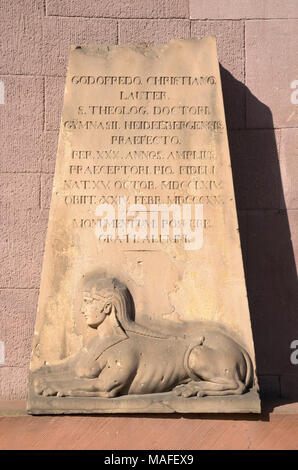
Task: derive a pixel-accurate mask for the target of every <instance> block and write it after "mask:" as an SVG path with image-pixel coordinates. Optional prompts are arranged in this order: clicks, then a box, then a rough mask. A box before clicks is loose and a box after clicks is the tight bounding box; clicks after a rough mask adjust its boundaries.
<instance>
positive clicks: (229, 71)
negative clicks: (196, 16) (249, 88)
mask: <svg viewBox="0 0 298 470" xmlns="http://www.w3.org/2000/svg"><path fill="white" fill-rule="evenodd" d="M208 35H210V36H215V37H216V43H217V48H218V59H219V61H220V63H221V65H222V67H223V68H222V69H221V79H222V88H223V96H224V103H225V113H226V119H227V125H228V128H231V129H243V128H245V127H246V126H245V89H244V86H243V83H244V81H245V79H244V27H243V23H242V21H192V22H191V37H197V38H203V37H205V36H208Z"/></svg>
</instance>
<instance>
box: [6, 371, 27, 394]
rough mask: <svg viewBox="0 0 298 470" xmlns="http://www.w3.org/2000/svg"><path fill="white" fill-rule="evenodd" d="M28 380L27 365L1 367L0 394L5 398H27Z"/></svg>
mask: <svg viewBox="0 0 298 470" xmlns="http://www.w3.org/2000/svg"><path fill="white" fill-rule="evenodd" d="M27 382H28V370H27V368H26V367H0V394H1V398H2V399H3V400H22V399H25V398H26V397H27Z"/></svg>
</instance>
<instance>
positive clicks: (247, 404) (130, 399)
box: [27, 389, 261, 415]
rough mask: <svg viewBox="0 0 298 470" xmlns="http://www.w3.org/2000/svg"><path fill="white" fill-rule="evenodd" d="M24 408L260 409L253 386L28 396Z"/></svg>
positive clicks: (35, 410) (32, 410)
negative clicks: (239, 390)
mask: <svg viewBox="0 0 298 470" xmlns="http://www.w3.org/2000/svg"><path fill="white" fill-rule="evenodd" d="M27 411H28V413H29V414H33V415H43V414H78V413H85V414H102V413H114V414H118V413H260V412H261V406H260V400H259V396H258V392H257V390H256V389H252V390H250V391H249V392H247V393H245V394H243V395H228V396H220V397H218V396H217V397H216V396H206V397H191V398H183V397H177V396H176V395H175V394H174V393H172V392H167V393H154V394H148V395H124V396H121V397H117V398H97V397H88V398H80V397H59V398H58V397H42V396H37V395H35V396H34V397H31V398H30V397H29V400H28V406H27Z"/></svg>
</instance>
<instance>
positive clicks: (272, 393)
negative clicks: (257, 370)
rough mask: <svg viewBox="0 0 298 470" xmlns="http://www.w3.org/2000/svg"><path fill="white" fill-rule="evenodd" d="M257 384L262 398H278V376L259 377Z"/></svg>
mask: <svg viewBox="0 0 298 470" xmlns="http://www.w3.org/2000/svg"><path fill="white" fill-rule="evenodd" d="M258 382H259V387H260V394H261V397H262V398H271V399H272V398H279V397H280V378H279V376H278V375H259V376H258Z"/></svg>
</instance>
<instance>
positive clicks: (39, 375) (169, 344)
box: [33, 283, 253, 398]
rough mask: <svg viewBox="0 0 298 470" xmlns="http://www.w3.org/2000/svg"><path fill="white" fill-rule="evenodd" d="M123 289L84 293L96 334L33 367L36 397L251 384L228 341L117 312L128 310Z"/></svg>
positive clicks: (206, 390) (239, 351) (202, 390)
mask: <svg viewBox="0 0 298 470" xmlns="http://www.w3.org/2000/svg"><path fill="white" fill-rule="evenodd" d="M121 289H122V292H121ZM126 290H127V289H126V288H125V287H123V286H122V285H120V286H119V284H117V283H116V284H115V283H112V287H110V288H108V289H107V287H106V285H105V287H104V288H102V289H98V288H97V293H93V294H92V296H93V297H92V296H91V294H88V296H87V300H88V299H89V300H88V305H89V307H88V308H87V309H86V308H85V309H84V313H85V316H86V318H87V321H88V322H89V323H88V324H89V325H92V327H95V328H97V329H98V332H99V333H100V332H104V334H103V335H100V334H99V336H96V337H94V338H93V339H92V340H91V341H90V342H89V344H88V345H87V346H86V347H84V348H83V349H82V350H81V351H80V352H79V353H78V354H77V355H75V356H73V357H71V358H69V359H68V360H66V361H63V362H61V363H60V364H57V365H56V366H55V365H54V366H45V367H42V368H40V369H39V370H37V371H36V372H35V374H34V379H33V380H34V389H35V392H36V393H37V394H40V395H43V396H97V397H105V398H113V397H117V396H120V395H132V394H135V395H140V394H150V393H163V392H169V391H174V393H175V394H176V395H181V396H183V397H191V396H204V395H235V394H242V393H245V392H246V391H247V390H248V389H249V388H250V387H251V386H252V381H253V369H252V364H251V360H250V358H249V355H248V353H247V352H246V351H245V349H244V348H243V347H242V346H240V345H239V344H238V343H237V342H236V341H234V340H233V339H232V338H231V337H229V336H228V335H227V334H224V333H223V332H221V331H220V330H218V329H217V328H216V327H215V328H211V327H209V326H208V327H207V326H206V327H203V328H202V327H200V328H199V331H198V334H197V335H196V334H192V335H191V336H185V335H180V336H179V335H163V334H159V333H157V332H154V331H152V330H150V329H147V328H145V327H142V326H141V325H138V324H136V323H135V322H134V321H133V320H132V319H131V317H129V316H128V315H125V313H127V311H128V312H132V310H133V308H132V305H131V302H132V299H131V297H130V296H129V295H128V293H127V291H126ZM90 299H91V300H90ZM94 299H95V300H96V302H95V304H94V305H93V300H94ZM128 302H130V305H127V303H128ZM91 304H92V305H93V306H92V305H91ZM90 305H91V306H92V309H91V307H90ZM88 309H89V310H88ZM91 310H92V312H93V313H92V312H91ZM86 312H87V313H86ZM90 312H91V313H92V314H91V313H90ZM199 333H200V334H199Z"/></svg>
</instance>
